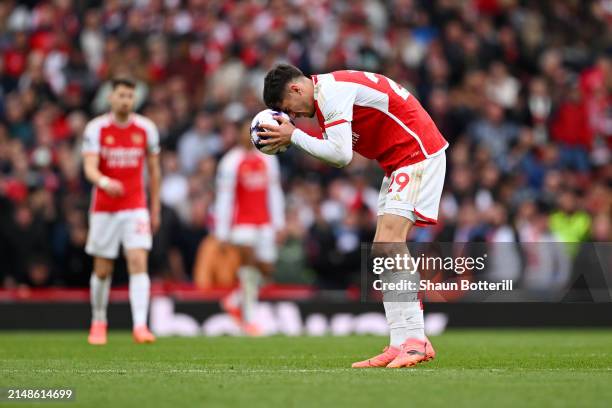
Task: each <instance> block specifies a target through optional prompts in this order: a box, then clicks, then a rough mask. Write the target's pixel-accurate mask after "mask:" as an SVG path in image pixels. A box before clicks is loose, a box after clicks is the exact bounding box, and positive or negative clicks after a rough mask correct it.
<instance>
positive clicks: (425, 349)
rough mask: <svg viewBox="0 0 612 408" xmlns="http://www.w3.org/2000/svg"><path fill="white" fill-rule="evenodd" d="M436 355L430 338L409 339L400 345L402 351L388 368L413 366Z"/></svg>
mask: <svg viewBox="0 0 612 408" xmlns="http://www.w3.org/2000/svg"><path fill="white" fill-rule="evenodd" d="M435 355H436V353H435V351H434V349H433V347H432V346H431V343H430V342H429V340H428V339H426V340H420V339H408V340H406V341H405V342H404V344H402V346H401V347H400V352H399V354H398V355H397V357H395V359H393V361H391V362H390V363H389V364H388V365H387V368H400V367H411V366H413V365H416V364H418V363H421V362H423V361H428V360H431V359H432V358H434V357H435Z"/></svg>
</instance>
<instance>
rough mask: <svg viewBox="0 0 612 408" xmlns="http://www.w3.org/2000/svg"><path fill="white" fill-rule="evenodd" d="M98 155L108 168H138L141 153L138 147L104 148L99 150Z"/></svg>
mask: <svg viewBox="0 0 612 408" xmlns="http://www.w3.org/2000/svg"><path fill="white" fill-rule="evenodd" d="M100 155H101V156H102V158H103V159H104V160H106V164H107V165H108V167H115V168H117V167H118V168H125V167H138V165H139V164H140V158H141V157H142V155H143V151H142V148H140V147H107V146H104V147H102V149H101V150H100Z"/></svg>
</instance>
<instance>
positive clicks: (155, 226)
mask: <svg viewBox="0 0 612 408" xmlns="http://www.w3.org/2000/svg"><path fill="white" fill-rule="evenodd" d="M160 226H161V214H160V211H159V210H151V231H153V233H154V234H155V233H156V232H157V231H159V227H160Z"/></svg>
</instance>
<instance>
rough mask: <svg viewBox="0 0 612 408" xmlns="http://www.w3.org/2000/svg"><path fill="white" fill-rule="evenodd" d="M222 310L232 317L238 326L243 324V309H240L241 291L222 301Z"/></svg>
mask: <svg viewBox="0 0 612 408" xmlns="http://www.w3.org/2000/svg"><path fill="white" fill-rule="evenodd" d="M221 309H223V311H224V312H225V313H227V314H228V315H230V316H231V317H232V318H233V319H234V320H235V321H236V323H238V324H242V309H241V308H240V289H236V290H234V291H232V292H231V293H230V294H229V295H227V296H225V297H224V298H223V299H221Z"/></svg>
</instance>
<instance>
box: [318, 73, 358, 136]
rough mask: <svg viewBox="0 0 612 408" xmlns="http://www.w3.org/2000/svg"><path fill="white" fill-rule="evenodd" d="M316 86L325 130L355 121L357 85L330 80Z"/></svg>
mask: <svg viewBox="0 0 612 408" xmlns="http://www.w3.org/2000/svg"><path fill="white" fill-rule="evenodd" d="M316 86H317V88H316V94H315V99H316V100H317V103H318V105H319V110H320V111H321V114H322V115H323V122H324V127H325V128H328V127H330V126H334V125H339V124H340V123H345V122H351V121H352V120H353V105H354V103H355V98H356V95H357V89H356V87H355V84H352V83H349V82H338V81H335V80H332V79H328V80H324V81H321V82H319V83H317V85H316Z"/></svg>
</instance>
